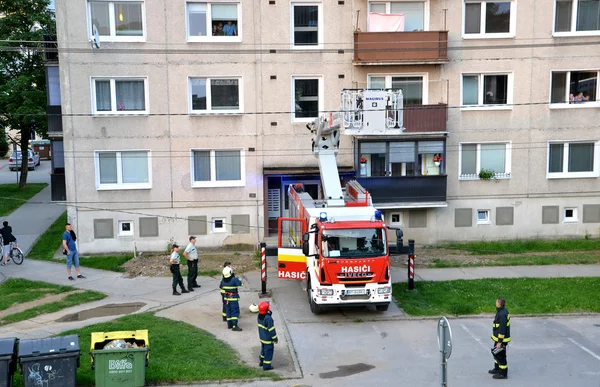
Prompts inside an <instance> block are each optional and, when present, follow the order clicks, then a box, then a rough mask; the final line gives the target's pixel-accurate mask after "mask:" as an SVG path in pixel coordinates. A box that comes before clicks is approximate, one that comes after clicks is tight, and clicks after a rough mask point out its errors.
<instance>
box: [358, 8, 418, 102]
mask: <svg viewBox="0 0 600 387" xmlns="http://www.w3.org/2000/svg"><path fill="white" fill-rule="evenodd" d="M413 3H414V1H413ZM373 77H376V78H377V77H379V78H381V77H385V87H386V89H391V88H392V78H394V77H414V78H417V77H421V78H422V79H423V103H422V104H423V105H427V104H428V102H429V73H400V74H377V73H369V74H367V87H368V88H371V78H373Z"/></svg>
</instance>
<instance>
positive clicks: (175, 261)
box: [169, 243, 189, 296]
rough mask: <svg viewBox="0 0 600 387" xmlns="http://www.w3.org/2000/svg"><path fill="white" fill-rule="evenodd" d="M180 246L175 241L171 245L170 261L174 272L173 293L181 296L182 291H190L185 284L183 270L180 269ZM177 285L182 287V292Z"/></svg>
mask: <svg viewBox="0 0 600 387" xmlns="http://www.w3.org/2000/svg"><path fill="white" fill-rule="evenodd" d="M179 259H180V258H179V246H178V245H177V244H176V243H173V246H172V247H171V257H170V258H169V262H170V263H171V268H170V270H171V274H173V295H174V296H181V293H189V291H187V290H185V287H184V286H183V277H182V276H181V270H179ZM177 285H179V287H180V288H181V293H179V292H178V291H177Z"/></svg>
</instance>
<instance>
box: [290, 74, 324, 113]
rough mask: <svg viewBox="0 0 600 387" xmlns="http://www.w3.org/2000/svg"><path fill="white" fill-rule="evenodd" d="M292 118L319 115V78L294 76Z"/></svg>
mask: <svg viewBox="0 0 600 387" xmlns="http://www.w3.org/2000/svg"><path fill="white" fill-rule="evenodd" d="M293 84H294V101H295V112H294V113H295V114H294V118H316V117H318V116H319V79H318V78H314V79H305V78H294V80H293Z"/></svg>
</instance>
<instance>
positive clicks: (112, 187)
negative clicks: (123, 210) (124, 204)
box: [94, 149, 152, 191]
mask: <svg viewBox="0 0 600 387" xmlns="http://www.w3.org/2000/svg"><path fill="white" fill-rule="evenodd" d="M112 152H116V153H117V183H114V184H100V157H99V154H100V153H112ZM126 152H146V153H147V154H148V182H147V183H123V176H122V174H123V165H122V161H121V154H122V153H126ZM94 164H95V165H94V167H95V171H96V190H97V191H108V190H126V189H151V188H152V151H151V150H150V149H119V150H108V149H103V150H96V151H94Z"/></svg>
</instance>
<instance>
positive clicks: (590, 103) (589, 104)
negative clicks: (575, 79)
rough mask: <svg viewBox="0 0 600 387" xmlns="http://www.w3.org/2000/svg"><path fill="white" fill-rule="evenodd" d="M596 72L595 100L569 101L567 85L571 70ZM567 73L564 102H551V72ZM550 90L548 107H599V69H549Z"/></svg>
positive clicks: (569, 82) (569, 80)
mask: <svg viewBox="0 0 600 387" xmlns="http://www.w3.org/2000/svg"><path fill="white" fill-rule="evenodd" d="M580 71H581V72H583V71H586V72H593V71H595V72H597V81H596V100H595V101H588V102H583V103H569V94H570V90H569V85H570V84H571V73H572V72H580ZM565 72H566V73H567V80H566V83H567V84H566V87H565V93H566V95H565V101H567V102H565V103H560V102H559V103H553V102H552V86H553V85H552V75H553V73H565ZM549 84H550V90H549V94H548V95H549V96H550V98H549V108H550V109H589V108H599V107H600V70H599V69H597V68H595V69H581V70H580V69H568V70H552V71H550V82H549Z"/></svg>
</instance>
